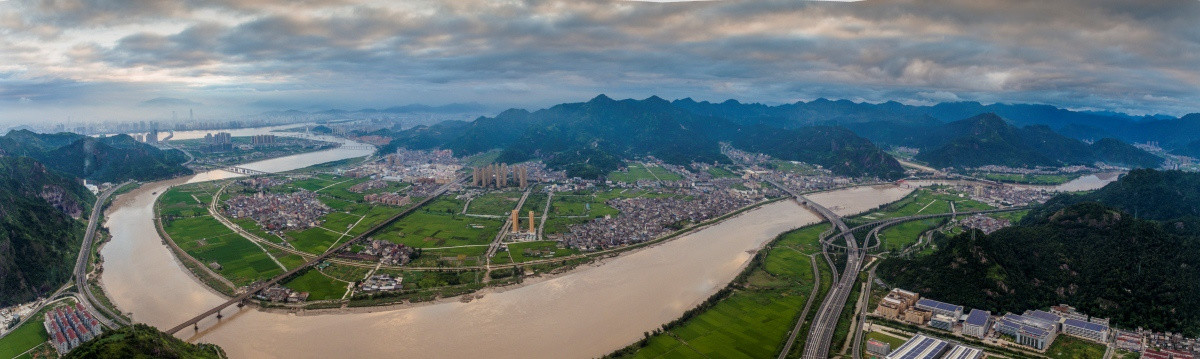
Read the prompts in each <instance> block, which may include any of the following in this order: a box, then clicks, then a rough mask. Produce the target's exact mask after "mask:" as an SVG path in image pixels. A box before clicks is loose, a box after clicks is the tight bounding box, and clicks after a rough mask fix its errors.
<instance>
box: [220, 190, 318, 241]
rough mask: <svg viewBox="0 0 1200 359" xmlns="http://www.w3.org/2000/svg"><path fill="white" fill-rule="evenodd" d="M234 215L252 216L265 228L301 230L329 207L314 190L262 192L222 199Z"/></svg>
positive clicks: (226, 210)
mask: <svg viewBox="0 0 1200 359" xmlns="http://www.w3.org/2000/svg"><path fill="white" fill-rule="evenodd" d="M225 206H226V207H225V212H226V213H227V214H228V215H229V216H230V217H233V218H251V219H254V221H255V222H258V224H259V225H261V226H262V227H263V228H265V229H266V230H268V231H284V230H300V229H306V228H311V227H316V226H318V225H320V224H321V217H323V216H325V215H326V214H328V213H329V211H330V209H329V207H328V206H326V205H325V204H324V203H321V201H320V200H318V199H317V195H316V193H314V192H310V191H305V190H300V191H296V192H292V193H265V192H258V193H256V194H254V195H250V196H246V195H241V196H236V197H233V198H230V199H228V200H226V201H225Z"/></svg>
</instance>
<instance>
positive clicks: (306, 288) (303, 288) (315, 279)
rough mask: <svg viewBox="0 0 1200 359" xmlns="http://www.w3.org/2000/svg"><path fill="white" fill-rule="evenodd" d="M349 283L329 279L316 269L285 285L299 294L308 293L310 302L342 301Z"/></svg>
mask: <svg viewBox="0 0 1200 359" xmlns="http://www.w3.org/2000/svg"><path fill="white" fill-rule="evenodd" d="M347 284H348V283H346V282H343V281H338V280H334V279H333V278H329V277H327V276H325V275H324V274H321V272H320V271H318V270H316V269H310V270H308V271H305V272H304V274H301V275H300V276H298V277H296V278H293V279H291V280H289V281H288V282H287V283H285V284H284V286H285V287H288V288H291V289H292V290H295V291H298V292H308V300H310V301H313V300H329V299H341V298H342V295H344V294H346V285H347Z"/></svg>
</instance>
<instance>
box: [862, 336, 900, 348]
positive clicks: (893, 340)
mask: <svg viewBox="0 0 1200 359" xmlns="http://www.w3.org/2000/svg"><path fill="white" fill-rule="evenodd" d="M868 339H875V340H878V341H881V342H884V343H888V344H890V345H891V346H892V350H896V348H899V347H900V346H901V345H903V344H904V342H906V341H908V340H907V339H901V338H897V337H893V336H891V335H887V334H883V333H879V332H868V333H867V334H866V335H865V337H864V338H863V342H864V343H866V341H867V340H868Z"/></svg>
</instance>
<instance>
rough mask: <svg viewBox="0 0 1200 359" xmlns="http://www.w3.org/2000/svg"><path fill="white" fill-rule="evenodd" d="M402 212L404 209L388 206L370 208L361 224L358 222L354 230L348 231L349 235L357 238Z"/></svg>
mask: <svg viewBox="0 0 1200 359" xmlns="http://www.w3.org/2000/svg"><path fill="white" fill-rule="evenodd" d="M403 210H404V208H400V207H390V206H375V207H371V209H370V210H368V211H367V212H366V214H365V217H364V218H363V220H362V222H359V223H358V225H357V226H354V228H352V229H350V235H351V236H357V235H359V234H362V233H363V232H366V231H367V230H369V229H371V228H372V227H375V226H376V225H378V224H380V223H383V221H386V220H387V219H388V218H392V217H393V216H395V215H397V214H400V212H401V211H403Z"/></svg>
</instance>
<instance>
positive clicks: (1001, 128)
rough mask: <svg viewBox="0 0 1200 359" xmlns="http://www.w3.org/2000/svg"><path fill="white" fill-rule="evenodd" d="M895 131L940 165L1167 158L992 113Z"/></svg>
mask: <svg viewBox="0 0 1200 359" xmlns="http://www.w3.org/2000/svg"><path fill="white" fill-rule="evenodd" d="M906 130H907V131H906ZM890 135H891V136H895V137H900V138H896V139H892V140H887V142H891V143H894V144H899V145H904V146H911V147H916V148H920V149H921V151H920V153H918V154H917V157H916V158H917V159H918V160H921V161H924V162H927V163H929V164H931V165H934V166H937V167H963V168H970V167H980V166H985V165H1001V166H1009V167H1033V166H1048V167H1056V166H1063V165H1090V164H1093V163H1095V162H1104V163H1108V164H1112V165H1121V166H1127V167H1134V168H1145V167H1148V168H1155V167H1158V166H1159V165H1160V164H1162V162H1163V161H1164V160H1163V158H1161V157H1158V156H1155V155H1153V154H1150V153H1148V152H1146V151H1143V150H1141V149H1139V148H1137V147H1134V146H1132V145H1130V144H1127V143H1124V142H1122V141H1121V140H1118V139H1114V138H1104V139H1101V140H1099V141H1096V142H1094V143H1092V144H1091V145H1089V144H1087V143H1084V142H1083V141H1080V140H1077V139H1074V138H1069V137H1066V136H1063V135H1060V134H1058V133H1056V132H1054V131H1053V130H1051V129H1050V128H1049V127H1047V126H1045V125H1029V126H1025V127H1023V128H1018V127H1016V126H1013V125H1011V124H1009V123H1008V122H1006V121H1005V120H1004V119H1002V118H1000V116H997V115H996V114H992V113H986V114H981V115H978V116H974V117H971V118H968V119H963V120H959V121H954V122H950V123H947V124H945V125H933V126H920V127H908V128H902V129H896V130H895V131H892V132H890ZM877 141H881V142H882V141H884V140H877ZM893 141H894V142H893Z"/></svg>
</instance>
